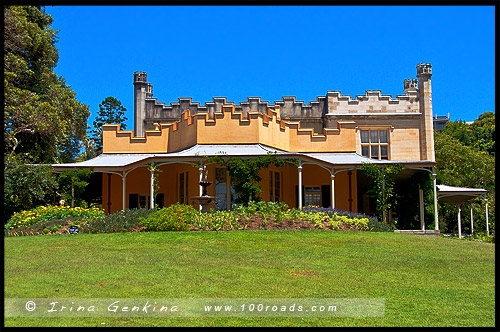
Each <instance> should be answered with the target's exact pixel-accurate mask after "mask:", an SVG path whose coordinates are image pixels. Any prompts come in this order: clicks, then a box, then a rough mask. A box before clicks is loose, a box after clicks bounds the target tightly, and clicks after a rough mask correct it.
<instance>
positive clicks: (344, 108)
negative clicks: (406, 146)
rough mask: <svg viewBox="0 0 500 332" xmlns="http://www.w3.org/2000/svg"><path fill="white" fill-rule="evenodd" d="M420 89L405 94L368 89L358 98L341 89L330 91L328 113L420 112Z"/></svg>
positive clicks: (327, 96)
mask: <svg viewBox="0 0 500 332" xmlns="http://www.w3.org/2000/svg"><path fill="white" fill-rule="evenodd" d="M417 97H418V91H417V90H407V91H406V93H405V94H404V95H398V96H396V99H393V98H392V97H391V96H388V95H382V92H381V91H380V90H368V91H366V93H365V95H358V96H356V99H352V98H351V96H349V95H348V96H343V95H341V94H340V91H328V93H327V95H326V98H327V103H328V113H327V114H326V115H327V116H328V115H333V114H335V115H339V114H343V115H345V114H349V115H352V114H388V113H390V114H398V113H399V114H407V113H418V112H419V107H418V98H417Z"/></svg>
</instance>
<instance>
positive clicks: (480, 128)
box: [442, 112, 495, 155]
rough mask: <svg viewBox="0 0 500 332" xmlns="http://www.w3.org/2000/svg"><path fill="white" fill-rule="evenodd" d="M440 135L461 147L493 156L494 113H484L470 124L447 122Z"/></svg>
mask: <svg viewBox="0 0 500 332" xmlns="http://www.w3.org/2000/svg"><path fill="white" fill-rule="evenodd" d="M442 134H446V135H448V136H449V137H451V138H454V139H457V140H458V141H460V143H462V144H463V145H466V146H471V147H473V148H474V149H476V150H479V151H486V152H488V153H489V154H491V155H494V154H495V113H493V112H485V113H483V114H480V115H479V117H478V118H477V119H476V120H474V122H472V123H471V124H468V123H466V122H465V121H462V120H458V121H451V122H448V123H447V124H446V126H445V127H444V129H443V131H442Z"/></svg>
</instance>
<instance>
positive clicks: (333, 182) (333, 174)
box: [330, 169, 335, 210]
mask: <svg viewBox="0 0 500 332" xmlns="http://www.w3.org/2000/svg"><path fill="white" fill-rule="evenodd" d="M330 180H331V181H332V184H331V190H332V194H331V197H330V199H331V206H332V210H333V209H335V173H334V172H333V169H332V173H331V175H330Z"/></svg>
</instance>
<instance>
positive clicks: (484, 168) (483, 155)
mask: <svg viewBox="0 0 500 332" xmlns="http://www.w3.org/2000/svg"><path fill="white" fill-rule="evenodd" d="M434 142H435V143H434V146H435V151H436V161H437V163H438V165H437V167H436V173H437V176H438V178H437V180H438V183H442V184H446V185H450V186H456V187H468V188H483V189H487V190H488V207H489V222H490V228H491V229H492V231H493V230H494V225H495V158H494V156H491V155H489V154H488V153H487V152H486V151H479V150H477V149H476V148H474V147H473V146H467V145H464V144H462V142H461V141H459V140H458V139H455V138H453V137H450V135H448V134H446V133H442V134H436V135H435V136H434ZM472 144H473V145H474V140H473V141H472ZM474 202H475V203H476V204H475V205H477V206H478V207H477V208H474V224H475V226H479V227H482V228H483V229H485V220H486V216H485V209H484V200H482V199H481V198H478V199H476V200H475V201H474ZM439 217H440V220H441V223H442V224H443V226H442V228H443V229H446V230H447V231H453V230H454V229H455V228H456V225H457V221H456V220H457V219H456V218H457V212H456V207H455V204H452V203H446V202H440V209H439ZM469 217H470V216H469V214H466V213H465V214H463V216H462V221H463V224H464V225H466V224H467V223H468V220H469ZM475 228H476V227H475Z"/></svg>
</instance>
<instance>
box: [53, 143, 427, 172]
mask: <svg viewBox="0 0 500 332" xmlns="http://www.w3.org/2000/svg"><path fill="white" fill-rule="evenodd" d="M268 153H275V154H276V155H278V156H283V157H290V158H302V159H309V161H310V162H313V163H320V164H323V165H324V166H335V165H340V166H359V165H362V164H363V163H375V164H395V163H401V164H410V165H412V164H418V165H429V164H435V162H433V161H428V160H424V161H398V160H376V159H370V158H366V157H363V156H361V155H359V154H357V153H355V152H287V151H282V150H278V149H275V148H272V147H269V146H264V145H262V144H197V145H194V146H192V147H190V148H188V149H185V150H182V151H178V152H172V153H126V154H124V153H104V154H101V155H99V156H97V157H95V158H93V159H90V160H86V161H83V162H78V163H68V164H53V165H52V167H53V168H54V169H55V170H56V171H61V170H64V169H74V168H93V169H94V171H96V172H99V171H110V170H117V171H122V170H123V169H125V168H127V169H130V168H133V167H136V166H141V165H145V164H147V163H149V160H152V159H154V160H155V161H160V162H166V161H172V162H179V161H185V160H187V159H189V161H191V162H192V161H193V159H202V158H203V157H204V156H215V155H221V156H224V155H227V156H239V157H252V156H262V155H267V154H268Z"/></svg>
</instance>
